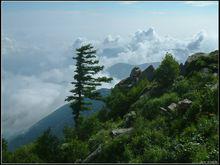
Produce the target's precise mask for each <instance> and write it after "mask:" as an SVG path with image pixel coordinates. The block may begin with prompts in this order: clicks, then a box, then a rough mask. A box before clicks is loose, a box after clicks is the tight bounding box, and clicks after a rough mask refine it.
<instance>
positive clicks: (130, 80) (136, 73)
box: [116, 67, 141, 88]
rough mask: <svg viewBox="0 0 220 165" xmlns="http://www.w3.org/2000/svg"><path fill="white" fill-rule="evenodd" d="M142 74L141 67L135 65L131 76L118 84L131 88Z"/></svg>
mask: <svg viewBox="0 0 220 165" xmlns="http://www.w3.org/2000/svg"><path fill="white" fill-rule="evenodd" d="M140 75H141V69H140V68H139V67H134V68H133V69H132V70H131V73H130V77H128V78H126V79H123V80H121V81H120V82H119V83H118V84H117V85H116V86H118V87H121V88H131V87H133V86H134V85H135V84H136V83H137V82H138V80H139V79H140Z"/></svg>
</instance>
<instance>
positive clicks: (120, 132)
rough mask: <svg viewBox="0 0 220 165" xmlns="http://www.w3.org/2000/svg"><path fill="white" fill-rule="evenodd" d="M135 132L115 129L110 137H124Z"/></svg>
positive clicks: (126, 129)
mask: <svg viewBox="0 0 220 165" xmlns="http://www.w3.org/2000/svg"><path fill="white" fill-rule="evenodd" d="M132 130H133V128H119V129H114V130H112V131H111V133H110V135H111V136H112V137H116V136H119V135H124V134H127V133H130V132H131V131H132Z"/></svg>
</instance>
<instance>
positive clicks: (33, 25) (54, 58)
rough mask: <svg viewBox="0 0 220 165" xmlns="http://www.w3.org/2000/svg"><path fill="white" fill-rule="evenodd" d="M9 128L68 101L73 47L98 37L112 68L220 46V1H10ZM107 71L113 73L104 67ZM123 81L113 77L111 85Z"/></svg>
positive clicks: (5, 64)
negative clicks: (121, 63)
mask: <svg viewBox="0 0 220 165" xmlns="http://www.w3.org/2000/svg"><path fill="white" fill-rule="evenodd" d="M1 9H2V10H1V11H2V13H1V15H2V16H1V17H2V19H1V20H2V22H1V23H2V27H1V28H2V29H1V30H2V34H1V36H2V42H1V43H2V51H1V58H2V96H3V97H2V107H1V109H2V125H3V126H2V128H3V129H2V130H3V136H5V137H6V138H10V137H12V136H14V135H16V134H18V133H20V132H23V131H25V130H27V129H28V128H29V127H30V126H31V125H33V124H34V123H36V122H37V121H38V120H40V119H41V118H43V117H45V116H46V115H48V114H50V113H52V112H53V111H54V110H55V109H56V108H58V107H60V106H62V105H63V104H65V102H64V99H65V98H66V96H67V95H69V90H70V89H71V84H70V83H69V82H70V81H71V79H72V76H73V70H74V65H73V61H72V56H74V49H76V48H77V47H79V46H80V45H82V44H85V43H92V44H93V45H94V46H95V48H97V49H98V53H97V55H98V59H99V60H100V64H101V65H104V66H105V68H108V67H110V66H112V65H113V64H116V63H118V62H124V63H129V64H134V65H138V64H142V63H150V62H160V61H161V60H162V59H163V57H164V54H165V53H166V52H171V53H172V54H173V55H174V57H175V58H176V59H177V60H178V61H179V62H184V61H185V60H186V59H187V57H188V56H189V55H191V54H193V53H195V52H199V51H202V52H210V51H213V50H215V49H218V2H217V1H207V2H205V1H184V2H181V1H176V2H175V1H172V2H171V1H170V2H169V1H166V2H165V1H163V2H162V1H161V2H160V1H154V2H153V1H152V2H151V1H148V2H140V1H139V2H138V1H119V2H111V1H105V2H100V1H94V2H69V1H66V2H61V1H60V2H59V1H57V2H3V3H1ZM100 75H107V76H109V75H108V73H107V72H105V70H104V71H103V72H102V73H100ZM119 81H120V80H117V79H114V80H113V82H112V83H111V84H104V85H103V86H102V87H108V88H110V87H112V86H114V84H116V83H117V82H119Z"/></svg>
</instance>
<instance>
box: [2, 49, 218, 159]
mask: <svg viewBox="0 0 220 165" xmlns="http://www.w3.org/2000/svg"><path fill="white" fill-rule="evenodd" d="M218 76H219V75H218V50H216V51H213V52H211V53H208V54H205V53H196V54H194V55H191V56H190V57H189V58H188V59H187V61H186V62H185V64H179V63H178V62H177V61H176V60H175V59H174V58H173V56H172V55H171V54H166V56H165V57H164V59H163V60H162V62H161V64H160V65H159V67H158V68H156V69H155V68H154V67H153V66H149V67H148V68H146V69H145V70H144V71H143V72H142V71H141V69H140V68H138V67H135V68H133V69H132V71H131V74H130V76H129V77H128V78H126V79H123V80H121V81H120V82H119V83H118V84H117V85H116V86H115V87H114V88H113V89H112V90H111V94H110V95H109V96H107V97H105V98H104V101H105V103H106V106H105V107H103V108H102V110H100V111H99V112H96V113H94V114H93V115H91V116H89V117H83V118H82V119H81V120H80V121H79V124H78V125H79V126H78V128H77V129H75V128H73V127H68V128H65V129H64V137H63V138H62V139H58V138H57V137H55V136H54V135H53V134H52V133H51V131H50V129H48V130H47V131H46V132H44V133H43V134H42V135H41V136H39V137H38V139H37V140H35V141H34V142H32V143H30V144H27V145H24V146H22V147H20V148H18V149H16V150H15V151H14V152H9V151H8V149H7V142H6V141H5V140H4V139H3V155H2V156H3V162H12V163H15V162H19V163H30V162H62V163H64V162H78V163H79V162H93V163H95V162H115V163H119V162H130V163H142V162H145V163H149V162H150V163H153V162H183V163H184V162H189V163H190V162H197V163H201V162H210V161H211V162H214V163H217V162H218V161H219V160H218V155H219V143H218V139H219V134H218V128H219V119H218Z"/></svg>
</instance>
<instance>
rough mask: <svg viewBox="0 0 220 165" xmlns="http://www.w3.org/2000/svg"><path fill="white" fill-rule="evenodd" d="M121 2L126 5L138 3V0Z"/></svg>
mask: <svg viewBox="0 0 220 165" xmlns="http://www.w3.org/2000/svg"><path fill="white" fill-rule="evenodd" d="M119 3H120V4H124V5H132V4H134V3H138V1H119Z"/></svg>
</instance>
